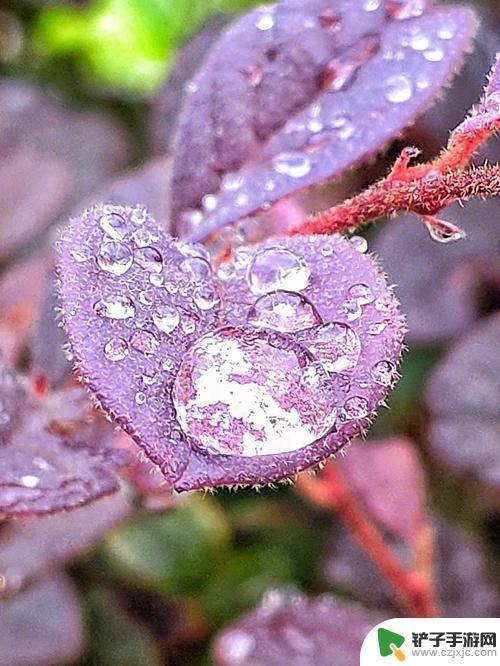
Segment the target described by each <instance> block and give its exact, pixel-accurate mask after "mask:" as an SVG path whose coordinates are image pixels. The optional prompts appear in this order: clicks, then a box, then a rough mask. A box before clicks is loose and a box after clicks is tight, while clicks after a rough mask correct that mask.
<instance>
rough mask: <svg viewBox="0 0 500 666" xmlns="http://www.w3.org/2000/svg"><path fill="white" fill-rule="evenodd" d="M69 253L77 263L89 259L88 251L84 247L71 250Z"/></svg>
mask: <svg viewBox="0 0 500 666" xmlns="http://www.w3.org/2000/svg"><path fill="white" fill-rule="evenodd" d="M70 254H71V256H72V257H73V259H74V260H75V261H76V262H77V263H78V264H83V263H84V262H85V261H88V260H89V259H90V253H89V251H88V250H87V249H86V248H80V249H79V250H71V252H70Z"/></svg>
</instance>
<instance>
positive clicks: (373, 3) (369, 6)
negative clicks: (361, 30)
mask: <svg viewBox="0 0 500 666" xmlns="http://www.w3.org/2000/svg"><path fill="white" fill-rule="evenodd" d="M379 7H380V0H364V2H363V9H364V10H365V11H366V12H375V11H376V10H377V9H378V8H379Z"/></svg>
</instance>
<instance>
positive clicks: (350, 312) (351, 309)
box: [342, 299, 363, 321]
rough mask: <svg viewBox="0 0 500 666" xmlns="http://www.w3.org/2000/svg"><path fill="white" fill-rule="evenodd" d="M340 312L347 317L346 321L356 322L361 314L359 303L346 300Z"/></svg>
mask: <svg viewBox="0 0 500 666" xmlns="http://www.w3.org/2000/svg"><path fill="white" fill-rule="evenodd" d="M342 312H343V314H345V316H346V317H347V321H356V319H359V318H360V317H361V315H362V314H363V308H362V307H361V303H360V302H359V301H357V300H349V299H348V300H346V301H345V302H344V305H343V306H342Z"/></svg>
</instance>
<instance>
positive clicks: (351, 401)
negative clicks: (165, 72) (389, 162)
mask: <svg viewBox="0 0 500 666" xmlns="http://www.w3.org/2000/svg"><path fill="white" fill-rule="evenodd" d="M361 249H363V248H361ZM207 256H208V255H207V253H206V250H205V249H204V248H202V247H201V246H193V245H187V244H185V243H182V242H174V241H173V240H172V239H170V238H169V237H168V236H167V235H166V234H165V233H163V232H162V231H161V230H160V229H159V228H158V227H157V226H156V225H155V223H154V222H153V220H152V218H151V217H149V216H148V215H147V214H146V212H145V210H144V209H143V208H142V207H138V208H126V207H116V206H115V207H113V206H100V207H99V206H98V207H95V208H93V209H89V210H87V211H85V212H84V213H83V214H82V215H81V216H80V217H78V218H75V219H74V220H72V223H71V225H70V226H69V227H68V228H67V229H66V230H65V232H64V235H63V238H62V242H61V245H60V260H59V271H60V277H61V297H62V304H63V310H64V318H65V324H66V328H67V332H68V334H69V338H70V341H71V345H72V348H73V352H74V354H75V358H76V362H77V367H78V369H79V372H80V374H81V375H82V377H83V379H84V380H85V381H86V382H87V384H88V385H89V387H90V388H91V390H92V391H93V392H94V394H95V395H96V397H97V399H98V400H99V402H100V403H101V404H102V406H103V407H104V409H105V410H106V411H107V412H108V413H109V414H110V415H111V416H112V417H113V419H114V420H115V422H116V423H117V424H118V425H120V426H121V427H122V428H123V429H124V430H125V431H126V432H128V433H129V434H131V435H132V436H133V438H134V439H135V441H136V442H137V443H138V444H139V445H140V446H142V447H143V448H144V450H145V451H146V453H147V454H148V456H149V457H150V458H151V459H152V460H153V462H154V463H155V464H157V465H158V466H159V467H160V468H161V469H162V471H163V473H164V475H165V477H166V479H167V481H169V482H170V483H174V485H175V487H176V488H177V489H178V490H190V489H195V488H203V487H212V486H216V485H234V484H246V485H248V484H262V483H266V482H270V481H277V480H280V479H282V478H284V477H289V476H291V475H293V474H295V473H296V472H298V471H300V470H301V469H304V468H306V467H309V466H311V465H314V464H316V463H318V462H321V461H322V460H324V459H325V458H327V457H328V456H329V455H331V454H332V453H334V452H335V451H337V450H338V449H340V448H341V447H343V446H345V445H346V444H347V443H348V442H349V441H350V439H352V437H353V436H355V435H356V434H359V433H360V432H361V431H362V430H363V429H364V428H365V427H366V426H367V424H368V423H369V419H370V417H371V416H372V415H373V414H374V413H375V410H376V409H377V407H378V406H379V405H380V404H381V402H382V401H383V400H384V398H385V397H386V395H387V393H388V391H389V389H390V387H391V386H392V385H393V384H394V382H395V380H396V376H397V375H396V364H397V362H398V359H399V355H400V352H401V345H402V337H403V333H404V325H403V321H402V318H401V316H400V315H399V310H398V306H397V302H396V300H395V299H394V297H393V295H392V292H391V291H390V289H389V288H388V286H387V284H386V282H385V279H384V276H383V274H382V273H381V271H380V270H379V269H378V268H377V267H376V265H375V264H374V262H373V261H372V259H371V258H370V257H368V256H366V255H364V254H363V253H362V252H359V251H358V250H357V249H356V248H355V247H354V246H353V245H351V244H350V243H349V242H348V241H347V240H345V239H342V238H341V237H322V236H317V237H311V238H308V237H297V238H295V239H290V238H284V239H276V240H274V241H267V242H266V243H263V244H260V245H256V246H253V247H251V248H246V249H240V250H239V251H238V253H237V254H236V257H235V259H234V261H232V262H229V263H228V264H224V265H223V266H221V268H220V270H219V272H218V274H217V275H214V274H213V272H212V268H211V266H210V263H209V262H208V261H207ZM331 275H335V276H336V279H335V281H332V280H331V277H330V276H331ZM221 327H222V328H221ZM188 350H189V351H188ZM251 370H252V372H250V371H251ZM214 392H215V393H214ZM214 395H218V399H217V400H216V399H214ZM243 396H245V397H243ZM252 405H253V406H254V407H255V405H258V408H257V409H254V407H252Z"/></svg>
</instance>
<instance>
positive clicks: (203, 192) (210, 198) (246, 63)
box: [172, 0, 475, 240]
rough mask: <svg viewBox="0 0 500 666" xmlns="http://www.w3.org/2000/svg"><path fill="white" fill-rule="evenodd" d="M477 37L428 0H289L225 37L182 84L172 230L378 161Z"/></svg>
mask: <svg viewBox="0 0 500 666" xmlns="http://www.w3.org/2000/svg"><path fill="white" fill-rule="evenodd" d="M474 30H475V20H474V17H473V15H472V13H471V12H470V11H469V10H468V9H465V8H458V7H446V8H434V7H432V4H431V3H430V2H419V3H415V2H409V1H406V2H381V1H377V0H376V1H373V2H366V0H339V1H338V2H335V3H332V2H331V0H308V1H307V2H303V1H302V0H300V1H299V0H286V1H284V2H281V3H279V4H277V5H271V6H267V7H265V8H262V9H258V10H255V11H254V12H251V13H250V14H247V15H246V16H244V17H243V18H241V19H239V20H238V21H237V22H236V23H234V24H233V25H232V26H231V27H230V28H229V29H228V30H226V31H225V32H224V33H223V35H222V37H221V38H220V39H219V40H218V42H217V43H216V45H215V46H214V47H213V48H212V50H211V51H210V53H209V55H208V57H207V58H206V60H205V62H204V64H203V66H202V67H201V69H200V71H199V72H198V74H197V75H196V76H195V77H194V79H193V80H192V81H191V83H190V84H189V85H188V87H187V96H186V100H185V104H184V109H183V113H182V116H181V120H180V124H179V127H178V130H177V134H176V140H175V144H174V164H173V178H172V202H173V217H174V230H175V232H176V233H178V234H184V235H187V237H189V238H190V239H191V240H200V239H202V238H204V237H206V236H207V235H208V234H209V233H210V232H211V231H213V230H215V229H218V228H219V227H221V226H223V225H225V224H228V223H231V222H235V221H236V220H238V219H240V218H242V217H245V216H247V215H250V214H251V213H253V212H255V211H257V210H259V209H262V208H266V207H268V206H269V205H270V204H272V203H274V202H276V201H278V200H280V199H281V198H283V197H284V196H286V195H289V194H291V193H293V192H296V191H298V190H301V189H303V188H306V187H310V186H312V185H316V184H319V183H320V182H322V181H325V180H327V179H329V178H332V177H333V176H337V175H339V174H340V173H342V172H343V171H344V170H345V169H347V168H348V167H350V166H352V165H353V164H355V163H357V162H360V161H361V160H363V159H366V158H367V157H369V156H371V155H373V154H374V153H375V152H376V151H377V150H379V149H380V148H381V147H382V146H383V145H384V144H385V143H387V141H389V140H390V139H391V138H392V137H394V136H396V135H397V134H398V133H399V132H400V131H401V130H402V129H403V128H404V127H405V126H406V125H408V124H409V123H410V122H411V121H412V120H413V119H414V118H415V116H416V115H417V114H418V113H420V112H422V111H423V110H424V109H425V107H426V106H428V104H429V102H430V100H431V99H432V98H433V97H434V96H435V95H436V93H437V92H438V90H439V89H440V88H441V87H442V86H443V85H444V84H445V83H446V82H447V80H448V79H449V78H450V77H451V76H452V75H453V73H454V72H455V71H456V70H457V68H458V65H459V63H460V60H461V57H462V55H463V53H464V52H465V50H466V49H467V48H468V46H469V44H470V40H471V37H472V34H473V33H474Z"/></svg>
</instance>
